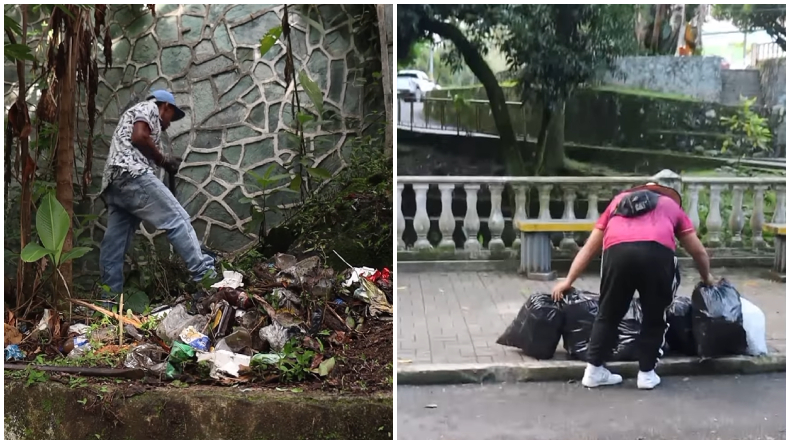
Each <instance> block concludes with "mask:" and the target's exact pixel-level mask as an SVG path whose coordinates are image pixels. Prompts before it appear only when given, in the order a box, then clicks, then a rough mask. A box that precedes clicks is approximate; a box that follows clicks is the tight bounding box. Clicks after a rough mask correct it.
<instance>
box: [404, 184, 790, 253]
mask: <svg viewBox="0 0 790 444" xmlns="http://www.w3.org/2000/svg"><path fill="white" fill-rule="evenodd" d="M650 181H655V182H659V183H662V184H664V185H667V186H671V187H673V188H675V189H676V190H678V191H681V193H682V194H683V196H684V209H685V210H686V212H687V214H688V215H689V217H690V219H691V220H692V222H693V223H694V226H695V227H696V228H697V229H699V228H700V227H701V226H704V228H705V229H706V232H707V233H706V235H705V236H704V237H703V243H704V244H705V245H706V247H708V248H723V247H727V248H743V247H746V246H750V247H751V248H752V249H757V250H759V249H763V248H765V247H767V246H768V245H767V244H766V241H765V239H764V238H763V224H765V223H766V222H774V223H784V222H785V178H784V177H780V176H777V177H770V176H768V177H695V176H679V175H677V174H675V173H673V172H671V171H668V170H664V171H662V172H660V173H658V174H656V175H655V176H628V177H478V176H474V177H460V176H458V177H453V176H442V177H438V176H435V177H417V176H401V177H398V184H397V187H398V194H397V209H398V214H397V233H398V251H401V252H415V253H419V252H424V251H432V250H438V251H439V252H441V253H443V254H448V253H451V254H452V255H454V256H458V257H460V258H470V259H473V258H485V257H494V256H502V255H503V254H504V255H505V256H508V255H509V256H513V255H514V253H515V252H516V251H518V248H519V247H520V240H519V237H518V236H516V235H515V234H516V233H515V232H514V231H513V225H514V222H519V221H526V220H566V221H567V220H587V221H592V220H596V219H597V218H598V216H599V215H600V211H601V210H602V208H603V207H604V205H606V204H608V202H609V201H610V200H611V198H612V197H614V196H615V195H616V194H617V193H618V192H620V191H623V190H625V189H628V188H630V187H632V186H635V185H639V184H644V183H646V182H650ZM437 190H438V193H436V191H437ZM533 190H536V195H537V202H536V203H537V205H529V204H528V199H529V198H530V197H532V196H531V194H532V191H533ZM769 191H770V192H772V193H774V194H775V201H774V202H775V206H774V211H773V213H772V214H770V215H768V217H767V218H766V215H765V210H766V209H765V206H764V202H765V198H766V193H767V192H769ZM552 192H554V196H552ZM725 192H729V195H728V196H724V195H723V193H725ZM503 193H506V194H505V195H506V196H507V197H508V198H509V199H508V201H509V202H512V204H505V205H503V202H502V199H503ZM429 194H430V196H429ZM436 194H438V196H436ZM701 194H702V195H706V196H708V199H707V205H701V204H700V196H701ZM552 197H555V198H554V199H553V200H552ZM725 197H726V201H725ZM748 197H751V198H752V201H753V202H754V203H753V205H752V208H751V211H750V212H749V214H746V213H745V212H744V199H745V198H748ZM557 200H559V201H560V203H559V204H558V202H557ZM585 201H586V202H587V205H586V207H587V209H586V211H585V210H584V209H583V208H584V205H581V207H582V208H581V209H580V208H579V205H578V204H579V203H580V202H585ZM726 203H730V204H731V205H730V207H731V209H726V210H725V209H724V208H723V206H724V205H725V204H726ZM481 206H482V207H483V208H482V209H481V208H480V207H481ZM464 207H465V209H464ZM486 207H488V208H486ZM705 207H707V208H705ZM404 208H408V209H409V211H407V212H406V213H404ZM530 210H532V211H530ZM552 210H554V214H555V215H552ZM559 210H562V213H561V216H559V217H557V215H559V214H560V211H559ZM580 212H581V213H584V214H581V213H580ZM480 213H483V214H480ZM701 213H702V216H704V220H703V219H702V217H701ZM705 213H707V214H705ZM506 214H507V216H506ZM407 221H411V224H408V225H409V226H407ZM432 222H433V223H432ZM508 222H509V223H508ZM703 224H704V225H703ZM747 224H748V225H747ZM483 225H485V229H483V228H484V227H483ZM747 226H748V227H749V228H750V230H749V231H750V232H751V235H750V238H749V239H747V240H744V228H745V227H747ZM407 228H408V229H410V230H409V233H406V231H407ZM405 234H406V235H405ZM481 235H483V236H484V237H485V238H487V239H489V241H488V242H487V245H485V246H484V244H485V242H481V241H480V236H481ZM503 237H507V238H509V239H512V242H507V243H508V244H509V245H506V241H505V239H503ZM582 240H583V238H582ZM559 248H560V249H561V250H569V251H574V250H576V249H578V248H579V242H578V241H577V239H576V237H575V236H574V233H565V234H563V235H562V239H561V240H560V242H559Z"/></svg>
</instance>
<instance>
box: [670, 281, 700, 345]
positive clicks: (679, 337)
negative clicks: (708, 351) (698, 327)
mask: <svg viewBox="0 0 790 444" xmlns="http://www.w3.org/2000/svg"><path fill="white" fill-rule="evenodd" d="M667 324H669V327H668V328H667V334H666V343H667V345H668V346H669V350H670V351H672V352H677V353H682V354H684V355H687V356H696V355H697V344H696V342H694V330H693V328H692V321H691V298H689V297H688V296H677V297H675V299H673V300H672V303H671V304H669V308H667Z"/></svg>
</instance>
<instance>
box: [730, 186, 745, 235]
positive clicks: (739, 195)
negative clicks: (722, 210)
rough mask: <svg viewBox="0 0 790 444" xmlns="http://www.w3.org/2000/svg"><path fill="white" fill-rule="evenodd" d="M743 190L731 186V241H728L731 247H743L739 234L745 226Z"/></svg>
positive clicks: (742, 188)
mask: <svg viewBox="0 0 790 444" xmlns="http://www.w3.org/2000/svg"><path fill="white" fill-rule="evenodd" d="M743 190H744V187H743V185H733V186H732V212H731V213H730V234H731V235H732V240H731V241H730V246H733V247H742V246H743V238H742V237H741V232H742V231H743V226H744V224H745V218H744V216H743Z"/></svg>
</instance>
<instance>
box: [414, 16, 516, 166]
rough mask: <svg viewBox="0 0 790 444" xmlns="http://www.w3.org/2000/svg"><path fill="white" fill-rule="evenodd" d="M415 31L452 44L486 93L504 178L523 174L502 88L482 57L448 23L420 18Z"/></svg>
mask: <svg viewBox="0 0 790 444" xmlns="http://www.w3.org/2000/svg"><path fill="white" fill-rule="evenodd" d="M419 27H420V28H422V29H425V30H426V31H428V32H432V33H434V34H437V35H439V36H441V37H443V38H446V39H448V40H450V41H452V42H453V44H454V45H455V47H456V48H457V49H458V51H459V52H460V53H461V54H462V55H463V57H464V61H465V62H466V65H467V66H469V69H470V70H472V72H473V73H474V75H475V76H476V77H477V79H478V80H480V83H482V84H483V88H485V90H486V95H487V96H488V101H489V103H490V104H491V115H492V117H493V118H494V123H495V124H496V128H497V132H498V133H499V141H500V143H501V144H502V148H503V151H504V154H505V162H506V165H507V168H508V174H510V175H523V174H525V172H526V170H525V165H524V157H523V156H522V155H521V152H520V151H519V148H518V144H517V142H516V133H515V132H514V131H513V124H512V122H511V120H510V113H509V112H508V109H507V102H506V100H505V93H504V92H503V91H502V87H500V86H499V81H498V80H497V78H496V75H494V72H493V71H492V70H491V67H490V66H488V63H486V61H485V59H484V58H483V56H482V55H480V52H479V51H478V50H477V48H475V47H474V46H473V45H472V44H471V43H470V42H469V40H467V39H466V37H465V36H464V34H463V32H461V30H459V29H458V28H456V27H455V26H453V25H451V24H449V23H444V22H438V21H435V20H431V19H426V18H423V19H421V20H420V23H419Z"/></svg>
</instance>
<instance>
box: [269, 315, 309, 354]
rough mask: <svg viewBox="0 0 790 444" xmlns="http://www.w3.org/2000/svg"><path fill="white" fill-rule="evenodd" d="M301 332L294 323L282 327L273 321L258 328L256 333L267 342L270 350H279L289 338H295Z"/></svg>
mask: <svg viewBox="0 0 790 444" xmlns="http://www.w3.org/2000/svg"><path fill="white" fill-rule="evenodd" d="M302 333H303V332H302V330H301V329H300V328H299V327H297V326H295V325H294V326H290V327H284V326H283V325H281V324H280V323H278V322H276V321H274V322H272V323H271V324H269V325H267V326H266V327H263V328H262V329H260V331H259V332H258V335H259V336H260V337H261V339H263V340H264V341H267V342H268V343H269V347H270V348H271V350H272V351H275V352H280V351H282V349H283V347H285V344H287V343H288V341H290V340H291V338H295V337H297V336H299V335H300V334H302Z"/></svg>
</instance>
